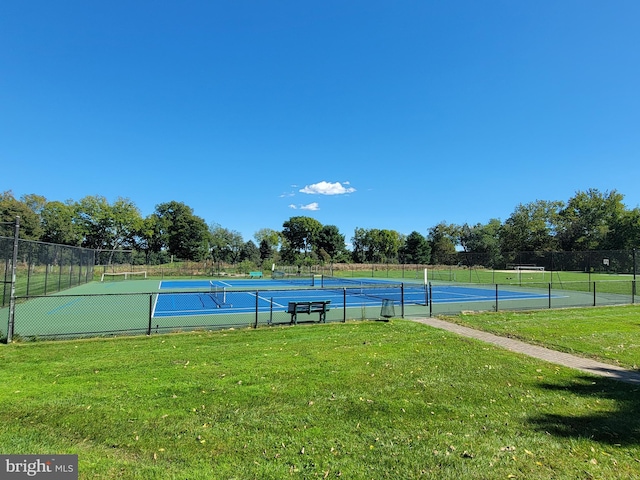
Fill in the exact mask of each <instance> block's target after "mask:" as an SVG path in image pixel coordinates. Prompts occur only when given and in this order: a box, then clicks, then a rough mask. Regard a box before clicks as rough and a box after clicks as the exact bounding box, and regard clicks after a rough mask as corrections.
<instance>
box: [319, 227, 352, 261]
mask: <svg viewBox="0 0 640 480" xmlns="http://www.w3.org/2000/svg"><path fill="white" fill-rule="evenodd" d="M315 249H316V251H317V253H318V255H319V256H320V257H321V258H323V260H324V261H325V262H334V261H336V260H337V259H338V258H340V257H342V256H343V255H344V254H345V252H346V246H345V243H344V235H342V234H341V233H340V230H338V227H336V226H335V225H325V226H323V227H322V229H321V230H320V232H319V233H318V237H317V239H316V244H315Z"/></svg>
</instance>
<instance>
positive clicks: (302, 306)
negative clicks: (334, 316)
mask: <svg viewBox="0 0 640 480" xmlns="http://www.w3.org/2000/svg"><path fill="white" fill-rule="evenodd" d="M330 303H331V300H322V301H310V302H289V307H288V308H287V313H289V314H291V323H292V324H293V325H295V324H297V323H298V314H299V313H306V314H307V315H310V314H312V313H318V314H319V318H318V322H322V323H325V321H326V319H327V312H328V311H329V304H330ZM311 321H312V320H311Z"/></svg>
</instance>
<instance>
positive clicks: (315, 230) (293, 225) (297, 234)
mask: <svg viewBox="0 0 640 480" xmlns="http://www.w3.org/2000/svg"><path fill="white" fill-rule="evenodd" d="M282 227H283V229H282V237H283V238H284V239H285V240H286V242H287V245H286V247H287V249H289V251H290V253H292V254H293V255H294V256H297V255H295V254H296V253H298V254H299V253H302V255H303V257H304V258H309V254H310V252H311V250H312V248H313V245H314V244H315V242H316V240H317V238H318V234H319V233H320V230H322V224H321V223H320V222H319V221H318V220H316V219H315V218H311V217H303V216H300V217H291V218H290V219H289V220H287V221H285V222H284V223H283V224H282Z"/></svg>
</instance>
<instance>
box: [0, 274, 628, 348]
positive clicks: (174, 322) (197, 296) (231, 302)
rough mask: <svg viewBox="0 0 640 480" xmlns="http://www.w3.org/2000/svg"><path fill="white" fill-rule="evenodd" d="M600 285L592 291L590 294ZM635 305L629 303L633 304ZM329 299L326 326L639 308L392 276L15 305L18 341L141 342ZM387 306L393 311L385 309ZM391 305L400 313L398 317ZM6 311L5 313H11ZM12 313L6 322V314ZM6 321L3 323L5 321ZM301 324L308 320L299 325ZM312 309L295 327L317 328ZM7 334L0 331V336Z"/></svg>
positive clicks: (175, 283) (546, 290)
mask: <svg viewBox="0 0 640 480" xmlns="http://www.w3.org/2000/svg"><path fill="white" fill-rule="evenodd" d="M594 288H595V287H594ZM629 298H630V299H631V301H630V302H629V300H628V299H629ZM317 301H321V302H328V307H329V310H328V311H327V312H326V315H325V320H326V321H327V322H342V321H346V320H365V319H377V318H382V317H392V316H393V317H398V316H403V317H409V316H420V317H423V316H429V315H437V314H449V313H456V312H460V311H497V310H498V309H508V310H524V309H540V308H552V307H569V306H593V305H595V304H598V305H606V304H623V303H633V297H632V296H631V297H629V296H628V295H627V296H621V295H611V294H603V293H598V295H597V296H596V294H595V291H593V292H588V291H585V292H575V291H574V292H570V291H567V290H557V289H553V292H552V289H551V287H550V286H548V284H547V285H544V284H540V285H538V286H537V287H532V286H530V285H527V286H518V285H508V286H506V285H500V286H498V285H473V284H454V285H452V284H430V285H429V286H428V287H427V288H425V285H424V284H422V283H419V282H403V283H400V282H399V281H398V280H394V279H374V278H346V279H345V278H337V277H327V276H323V277H306V278H305V277H300V278H295V277H294V278H288V279H286V280H279V279H253V280H252V279H226V278H225V279H190V280H164V281H160V280H151V279H146V280H145V279H142V280H134V279H127V280H124V279H122V280H119V281H115V280H114V281H112V282H107V281H105V282H91V283H89V284H84V285H81V286H78V287H75V288H73V289H69V290H67V291H65V293H64V294H56V295H48V296H29V297H20V298H18V303H17V305H16V310H15V329H14V333H15V334H16V335H18V336H21V337H22V338H71V337H79V336H100V335H107V336H111V335H140V334H147V335H149V334H151V333H161V332H172V331H189V330H196V329H211V328H213V329H216V328H243V327H257V326H260V325H273V324H288V323H291V320H292V315H291V314H290V313H289V312H288V309H289V302H317ZM383 306H387V307H389V306H390V308H391V309H390V311H391V312H392V314H391V315H385V314H388V313H390V311H389V310H387V311H384V313H385V314H383ZM394 308H395V310H393V309H394ZM7 311H8V309H6V308H5V309H2V310H0V314H2V315H3V316H5V315H7ZM7 316H8V315H7ZM7 316H5V318H7ZM301 317H302V318H301ZM318 320H319V315H318V314H317V313H316V312H314V313H310V314H302V315H301V316H300V315H299V316H298V317H297V321H298V322H301V321H318ZM3 330H4V329H3V328H2V326H0V334H1V333H2V331H3Z"/></svg>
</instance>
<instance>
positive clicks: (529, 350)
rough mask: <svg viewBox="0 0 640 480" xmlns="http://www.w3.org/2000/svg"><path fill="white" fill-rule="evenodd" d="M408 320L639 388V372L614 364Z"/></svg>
mask: <svg viewBox="0 0 640 480" xmlns="http://www.w3.org/2000/svg"><path fill="white" fill-rule="evenodd" d="M408 320H412V321H414V322H418V323H423V324H425V325H429V326H431V327H435V328H440V329H442V330H447V331H449V332H454V333H457V334H458V335H462V336H465V337H470V338H475V339H477V340H482V341H483V342H487V343H491V344H493V345H498V346H500V347H502V348H505V349H507V350H511V351H513V352H518V353H523V354H525V355H529V356H531V357H535V358H539V359H541V360H546V361H547V362H551V363H555V364H558V365H562V366H565V367H569V368H575V369H576V370H581V371H583V372H587V373H591V374H593V375H600V376H601V377H607V378H611V379H614V380H619V381H621V382H625V383H632V384H635V385H640V372H637V371H633V370H626V369H624V368H621V367H616V366H615V365H610V364H608V363H602V362H597V361H595V360H591V359H588V358H582V357H576V356H574V355H570V354H568V353H562V352H556V351H555V350H549V349H548V348H544V347H538V346H536V345H531V344H529V343H525V342H521V341H520V340H514V339H512V338H506V337H500V336H498V335H494V334H492V333H487V332H482V331H480V330H474V329H473V328H468V327H463V326H461V325H456V324H455V323H450V322H445V321H443V320H438V319H437V318H409V319H408Z"/></svg>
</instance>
